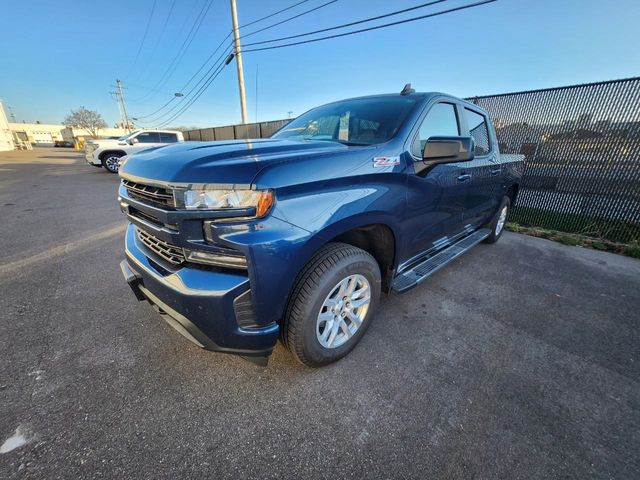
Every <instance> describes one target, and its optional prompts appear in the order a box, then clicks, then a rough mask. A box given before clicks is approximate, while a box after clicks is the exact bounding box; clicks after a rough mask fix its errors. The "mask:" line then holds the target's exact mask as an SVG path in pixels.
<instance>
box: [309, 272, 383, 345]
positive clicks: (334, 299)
mask: <svg viewBox="0 0 640 480" xmlns="http://www.w3.org/2000/svg"><path fill="white" fill-rule="evenodd" d="M370 303H371V285H370V284H369V280H367V279H366V277H364V276H363V275H360V274H355V275H349V276H348V277H347V278H345V279H343V280H341V281H340V282H339V283H338V284H337V285H336V286H335V287H333V288H332V289H331V292H329V295H327V298H325V300H324V302H323V304H322V307H320V313H319V314H318V319H317V321H316V337H317V338H318V342H320V345H322V346H323V347H325V348H338V347H339V346H340V345H344V344H345V343H346V342H347V340H349V339H350V338H351V337H352V336H353V335H354V334H355V333H356V332H357V331H358V329H359V328H360V326H361V325H362V322H364V319H365V317H366V315H367V312H368V311H369V305H370Z"/></svg>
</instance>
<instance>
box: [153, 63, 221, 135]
mask: <svg viewBox="0 0 640 480" xmlns="http://www.w3.org/2000/svg"><path fill="white" fill-rule="evenodd" d="M225 66H226V64H225V63H223V64H222V65H220V67H218V69H217V70H216V71H215V72H214V73H213V74H212V75H211V76H210V77H209V80H208V81H207V83H206V84H204V85H202V87H200V90H199V91H198V92H197V93H196V96H195V97H194V98H192V99H191V100H190V101H189V102H188V103H187V105H185V106H184V107H183V108H182V109H181V110H180V111H178V112H177V113H176V114H175V115H174V116H173V117H171V118H169V119H168V120H166V121H164V122H163V123H161V124H160V125H158V127H164V126H166V125H168V124H170V123H171V122H173V121H174V120H176V119H177V118H178V117H180V116H181V115H182V114H183V113H184V112H186V111H187V110H188V109H189V108H190V107H191V105H193V104H194V103H195V102H196V100H198V99H199V98H200V97H201V96H202V94H203V93H204V92H205V91H206V90H207V88H209V85H211V83H213V81H214V80H215V79H216V78H217V77H218V75H220V72H222V69H223V68H224V67H225Z"/></svg>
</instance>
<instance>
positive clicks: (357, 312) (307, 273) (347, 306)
mask: <svg viewBox="0 0 640 480" xmlns="http://www.w3.org/2000/svg"><path fill="white" fill-rule="evenodd" d="M345 282H346V283H345ZM352 286H353V288H352V291H353V293H352V294H351V297H352V298H351V299H348V301H347V302H344V301H343V300H342V298H346V297H347V295H349V294H348V291H349V288H351V287H352ZM367 286H368V294H369V298H368V299H367V298H366V295H367ZM341 288H344V290H341ZM380 289H381V280H380V268H379V266H378V263H377V262H376V261H375V259H374V258H373V257H372V256H371V255H369V254H368V253H367V252H365V251H364V250H362V249H360V248H357V247H354V246H351V245H347V244H345V243H329V244H327V245H325V246H324V247H322V248H321V249H320V250H318V251H317V252H316V253H315V254H314V256H313V257H312V258H311V260H310V261H309V262H308V263H307V264H306V265H305V267H304V268H303V269H302V271H301V272H300V274H299V275H298V279H297V280H296V283H295V285H294V288H293V293H292V295H291V298H290V299H289V305H288V306H287V311H286V314H285V319H284V325H283V330H282V331H283V337H282V341H283V343H284V345H285V346H286V347H287V348H288V349H289V350H291V352H292V353H293V355H294V356H295V357H296V359H297V360H298V361H299V362H301V363H303V364H305V365H307V366H310V367H320V366H322V365H327V364H329V363H332V362H335V361H337V360H339V359H341V358H342V357H344V356H345V355H346V354H347V353H349V352H350V351H351V350H352V349H353V348H354V347H355V346H356V344H357V343H358V342H359V341H360V339H361V338H362V336H363V335H364V334H365V332H366V330H367V328H368V327H369V324H370V323H371V319H372V318H373V316H374V315H375V312H376V310H377V308H378V304H379V302H380ZM351 302H353V303H351ZM367 302H368V303H367ZM356 303H357V304H358V306H355V304H356ZM329 305H333V306H332V307H329ZM321 315H322V318H320V316H321ZM332 316H333V318H331V317H332ZM336 325H337V326H336ZM334 331H335V333H334ZM347 333H349V335H347Z"/></svg>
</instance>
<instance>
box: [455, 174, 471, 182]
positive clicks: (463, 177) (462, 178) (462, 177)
mask: <svg viewBox="0 0 640 480" xmlns="http://www.w3.org/2000/svg"><path fill="white" fill-rule="evenodd" d="M467 180H471V174H470V173H465V174H464V175H460V176H459V177H458V181H459V182H466V181H467Z"/></svg>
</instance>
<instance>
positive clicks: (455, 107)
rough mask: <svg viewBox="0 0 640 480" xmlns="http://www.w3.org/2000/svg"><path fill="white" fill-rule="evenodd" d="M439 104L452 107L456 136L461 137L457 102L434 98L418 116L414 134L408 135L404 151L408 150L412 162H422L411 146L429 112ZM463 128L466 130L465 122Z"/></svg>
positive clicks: (447, 98) (448, 98)
mask: <svg viewBox="0 0 640 480" xmlns="http://www.w3.org/2000/svg"><path fill="white" fill-rule="evenodd" d="M439 103H448V104H449V105H451V106H452V107H453V110H454V112H455V115H456V123H457V125H458V135H462V131H463V128H462V127H463V124H462V122H461V118H460V111H459V109H460V105H459V104H458V102H456V101H455V99H453V98H450V97H437V98H435V99H434V101H433V102H429V104H428V105H427V106H426V107H425V109H424V111H423V113H422V114H421V115H420V118H419V119H418V121H417V122H416V126H415V127H414V129H415V132H414V133H413V136H411V135H410V138H411V141H410V142H409V144H408V145H407V147H408V148H405V149H406V150H409V154H410V155H411V157H412V158H413V159H414V160H418V161H421V160H422V157H418V156H416V155H415V154H414V153H413V145H414V144H415V143H416V139H417V138H418V135H420V127H422V123H423V122H424V121H425V119H426V118H427V115H429V112H430V111H431V109H432V108H433V107H434V106H436V105H437V104H439ZM464 127H465V128H466V122H465V124H464Z"/></svg>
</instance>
